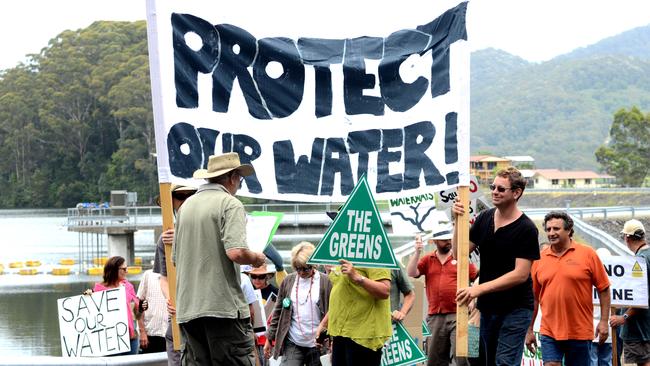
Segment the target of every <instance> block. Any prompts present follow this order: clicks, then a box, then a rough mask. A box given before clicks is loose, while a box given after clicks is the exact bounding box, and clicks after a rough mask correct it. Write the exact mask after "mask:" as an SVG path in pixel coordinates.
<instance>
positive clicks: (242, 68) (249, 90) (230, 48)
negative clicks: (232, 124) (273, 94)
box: [212, 24, 271, 119]
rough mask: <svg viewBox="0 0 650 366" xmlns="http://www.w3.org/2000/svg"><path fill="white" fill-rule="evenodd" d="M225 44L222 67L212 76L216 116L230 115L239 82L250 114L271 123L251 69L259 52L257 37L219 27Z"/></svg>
mask: <svg viewBox="0 0 650 366" xmlns="http://www.w3.org/2000/svg"><path fill="white" fill-rule="evenodd" d="M216 28H217V31H218V32H219V37H220V40H221V56H220V58H219V64H218V65H217V67H216V68H215V70H214V73H213V74H212V82H213V88H212V109H213V110H214V111H215V112H224V113H225V112H228V104H229V103H230V92H231V91H232V86H233V82H234V81H235V78H237V82H238V83H239V87H240V88H241V90H242V92H243V94H244V99H245V100H246V104H247V105H248V112H249V113H250V115H251V116H253V117H255V118H257V119H270V118H271V115H270V114H269V113H268V111H267V110H266V108H264V105H263V103H262V98H261V96H260V95H259V94H258V92H257V88H256V86H255V83H254V82H253V78H252V76H251V74H250V73H249V72H248V69H247V68H248V67H249V66H251V64H252V63H253V60H254V59H255V53H256V52H257V42H256V40H255V37H253V35H252V34H250V33H248V32H247V31H245V30H243V29H241V28H239V27H236V26H234V25H230V24H220V25H217V26H216Z"/></svg>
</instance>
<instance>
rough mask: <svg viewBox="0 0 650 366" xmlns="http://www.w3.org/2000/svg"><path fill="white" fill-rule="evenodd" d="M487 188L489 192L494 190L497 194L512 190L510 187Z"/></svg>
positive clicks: (493, 186)
mask: <svg viewBox="0 0 650 366" xmlns="http://www.w3.org/2000/svg"><path fill="white" fill-rule="evenodd" d="M488 187H490V191H494V190H495V189H496V190H497V191H498V192H499V193H503V192H505V191H507V190H508V189H509V190H512V187H502V186H495V185H494V184H490V185H489V186H488Z"/></svg>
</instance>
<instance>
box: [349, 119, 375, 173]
mask: <svg viewBox="0 0 650 366" xmlns="http://www.w3.org/2000/svg"><path fill="white" fill-rule="evenodd" d="M348 147H349V149H350V154H358V156H359V158H358V164H357V177H361V176H363V175H364V174H368V154H369V153H371V152H373V151H379V149H380V148H381V130H365V131H353V132H350V133H349V134H348Z"/></svg>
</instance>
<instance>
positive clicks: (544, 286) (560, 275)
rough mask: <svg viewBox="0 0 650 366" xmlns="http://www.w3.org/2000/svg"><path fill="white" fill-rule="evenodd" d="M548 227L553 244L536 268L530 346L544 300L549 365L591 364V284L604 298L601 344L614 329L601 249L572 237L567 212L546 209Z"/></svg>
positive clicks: (542, 333) (545, 352) (544, 348)
mask: <svg viewBox="0 0 650 366" xmlns="http://www.w3.org/2000/svg"><path fill="white" fill-rule="evenodd" d="M544 230H545V231H546V235H547V237H548V242H549V244H550V246H549V247H548V248H546V249H544V250H543V251H542V253H541V258H540V259H539V260H538V261H535V262H534V263H533V267H532V270H531V275H532V278H533V292H534V298H535V309H534V312H533V321H532V322H531V325H530V327H529V328H528V334H526V346H527V347H528V349H529V350H530V351H531V352H535V348H536V347H537V344H536V340H535V335H534V334H533V323H534V322H535V316H536V315H537V304H538V303H539V305H540V307H541V310H542V322H541V327H540V331H539V332H540V339H541V342H542V358H543V360H544V365H545V366H560V365H563V364H564V365H566V366H589V365H590V357H589V353H590V347H591V341H592V339H593V338H594V324H593V308H594V307H593V303H592V296H593V295H592V289H593V288H594V287H596V290H597V291H598V297H599V299H600V322H599V323H598V327H597V328H596V332H595V334H596V335H598V338H599V342H600V343H601V344H602V343H603V342H605V340H606V339H607V336H608V335H609V327H608V321H609V310H610V308H609V307H610V294H609V279H608V277H607V273H606V272H605V267H603V263H602V262H601V261H600V258H598V255H597V254H596V251H595V250H594V249H593V248H591V247H590V246H587V245H584V244H581V243H577V242H576V241H574V240H573V238H572V237H573V220H572V219H571V217H570V216H569V215H568V214H567V213H566V212H563V211H551V212H549V213H548V214H546V216H545V217H544Z"/></svg>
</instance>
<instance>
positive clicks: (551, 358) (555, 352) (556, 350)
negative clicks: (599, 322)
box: [539, 334, 591, 366]
mask: <svg viewBox="0 0 650 366" xmlns="http://www.w3.org/2000/svg"><path fill="white" fill-rule="evenodd" d="M539 339H540V341H541V342H542V359H543V360H544V363H546V362H562V361H564V362H563V364H564V365H566V366H589V365H590V364H591V360H590V354H591V340H575V339H569V340H565V341H557V340H555V339H553V338H551V337H549V336H545V335H543V334H542V335H540V337H539Z"/></svg>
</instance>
